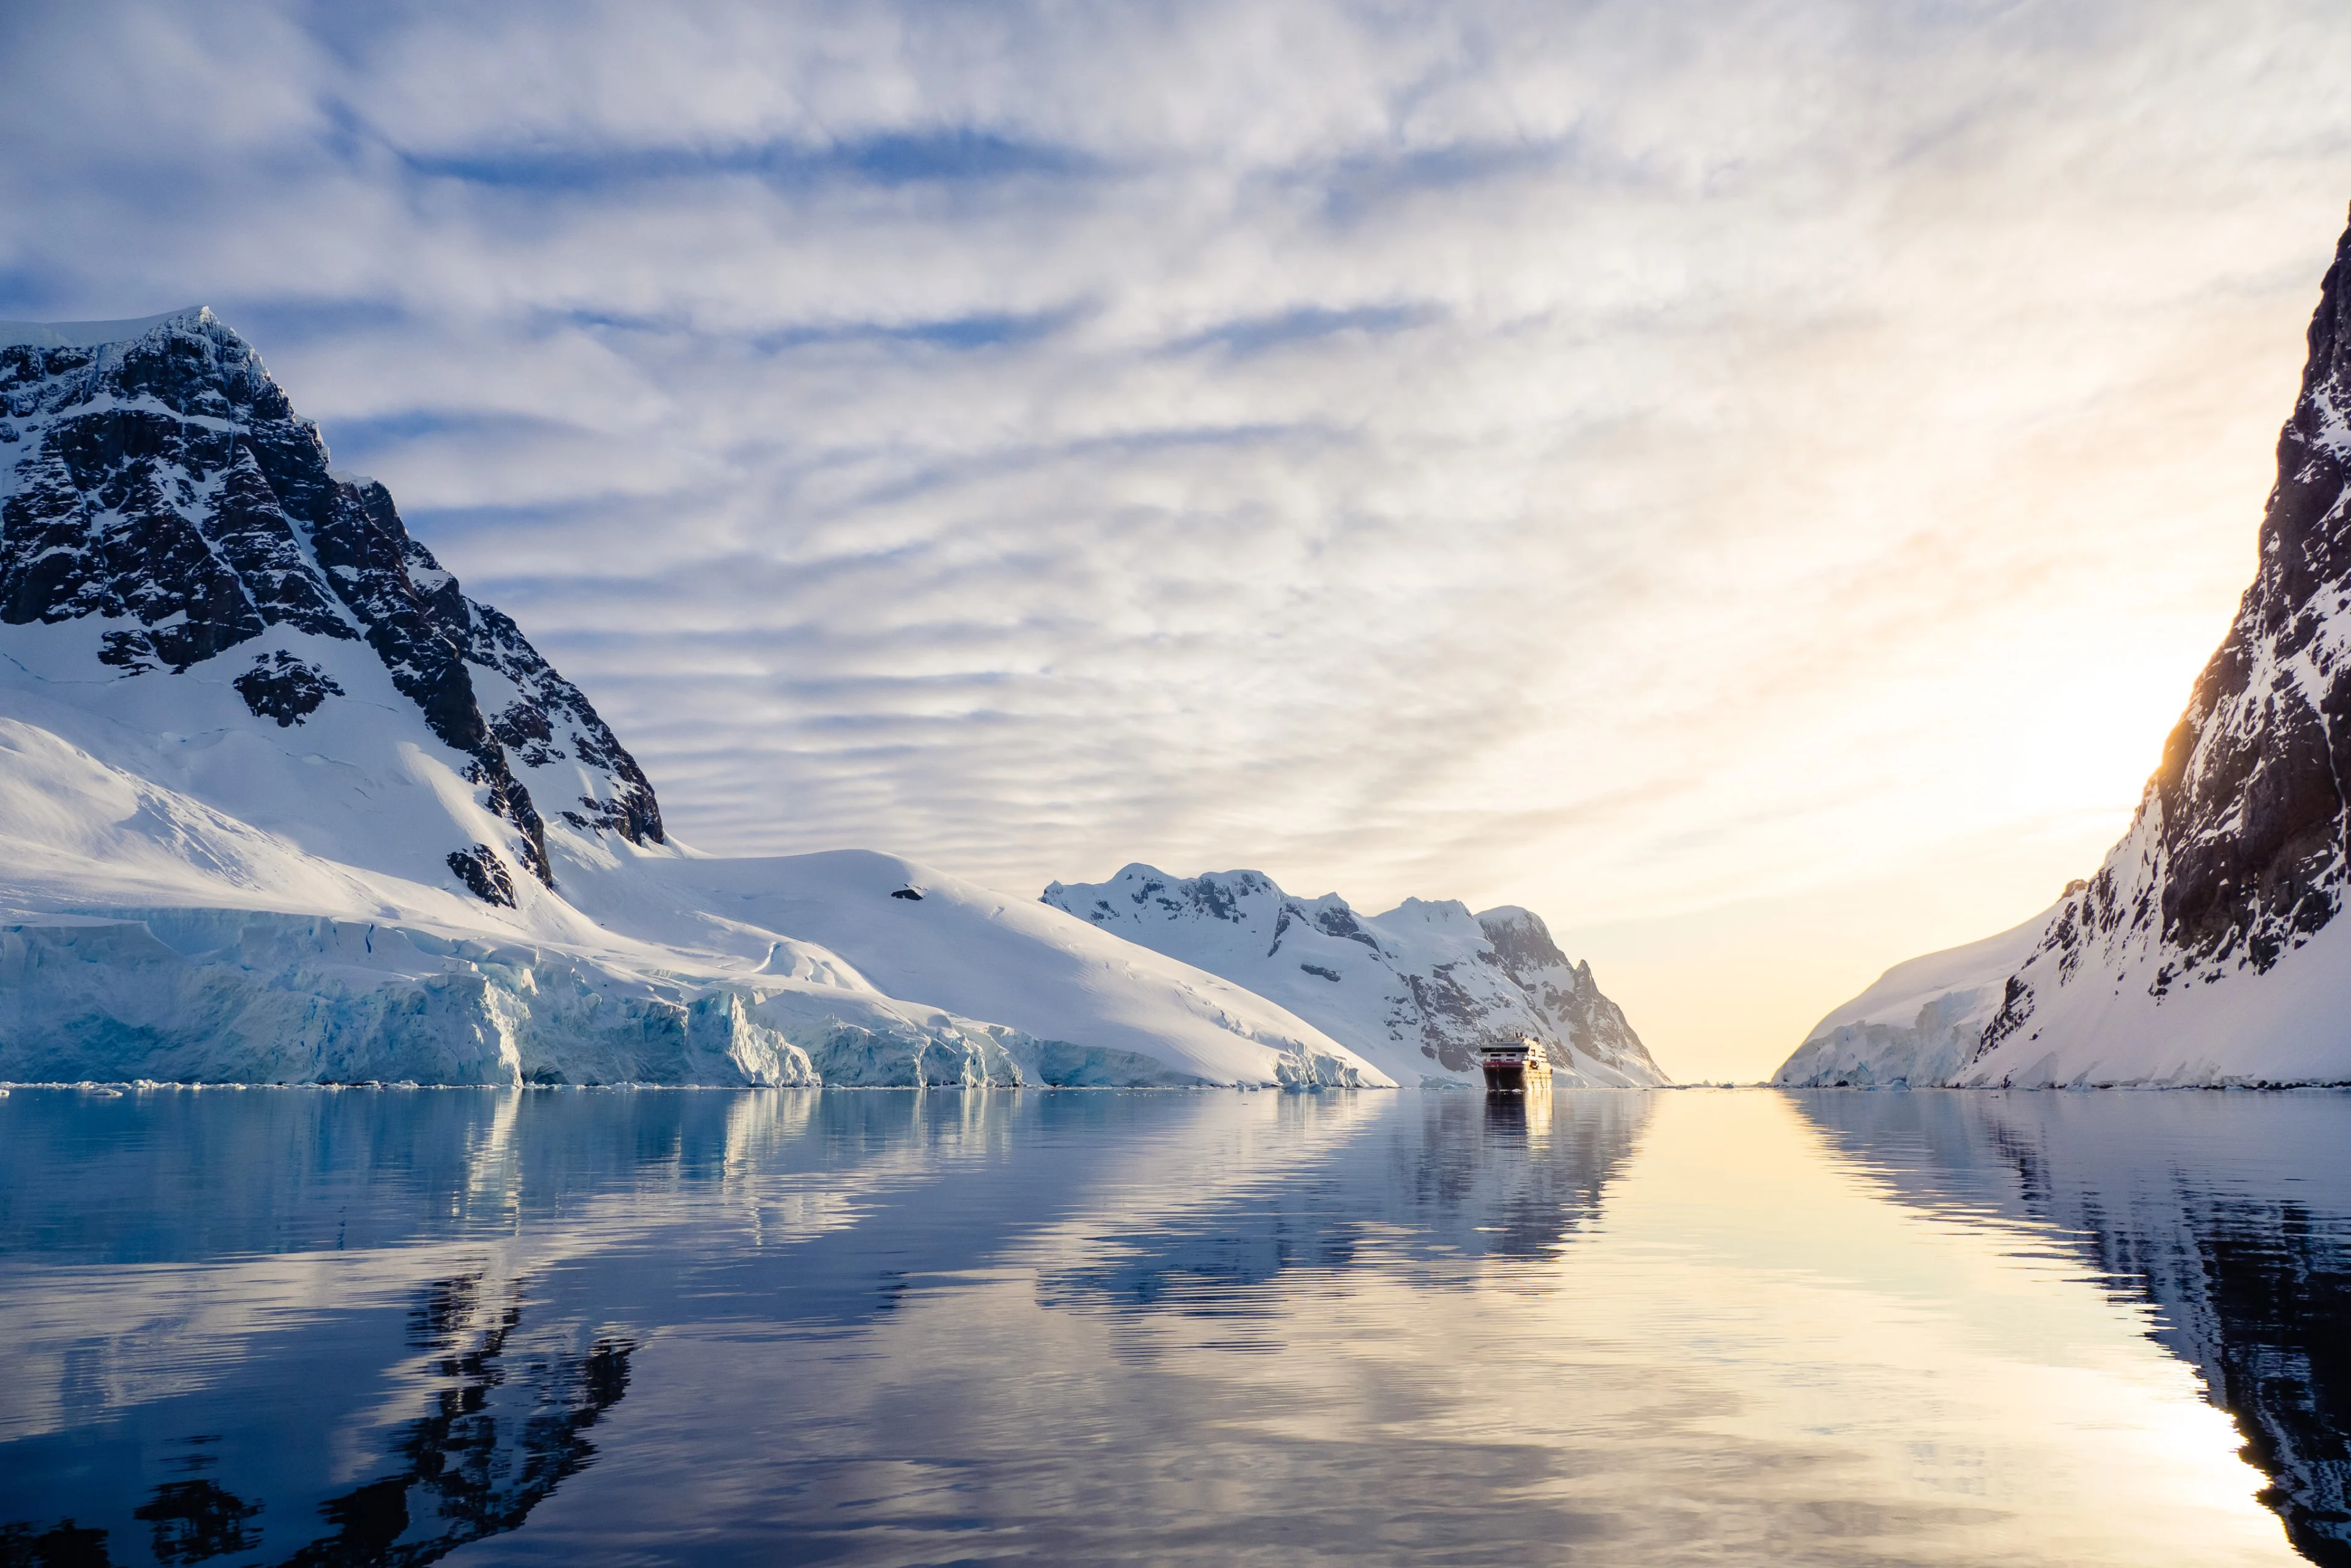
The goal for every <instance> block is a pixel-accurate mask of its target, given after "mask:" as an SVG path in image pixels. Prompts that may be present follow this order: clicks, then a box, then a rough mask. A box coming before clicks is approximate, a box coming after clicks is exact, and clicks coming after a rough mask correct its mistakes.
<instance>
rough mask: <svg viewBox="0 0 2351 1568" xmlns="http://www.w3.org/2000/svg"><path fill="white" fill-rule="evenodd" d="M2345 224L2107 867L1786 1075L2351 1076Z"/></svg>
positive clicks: (1864, 1014) (1908, 972)
mask: <svg viewBox="0 0 2351 1568" xmlns="http://www.w3.org/2000/svg"><path fill="white" fill-rule="evenodd" d="M2346 780H2351V232H2346V234H2345V235H2344V236H2343V238H2342V240H2341V241H2340V242H2339V243H2338V244H2337V246H2336V248H2335V262H2334V265H2333V266H2332V267H2329V268H2328V269H2327V272H2326V277H2325V281H2324V282H2323V283H2322V284H2321V286H2320V288H2319V299H2318V310H2317V313H2316V314H2315V315H2314V317H2313V318H2312V319H2311V323H2310V334H2309V359H2308V361H2307V362H2306V364H2305V366H2304V371H2303V377H2302V391H2301V395H2300V397H2299V398H2298V399H2297V400H2296V402H2295V403H2294V413H2293V415H2292V417H2290V418H2289V419H2288V420H2287V421H2286V423H2285V429H2284V431H2283V434H2281V435H2280V436H2279V438H2278V469H2277V483H2276V486H2275V487H2274V488H2273V489H2272V490H2271V492H2270V497H2269V505H2268V508H2267V511H2266V513H2265V515H2264V516H2263V517H2262V528H2261V556H2260V566H2259V568H2258V570H2257V571H2256V573H2255V575H2254V578H2253V583H2252V587H2251V588H2248V589H2247V590H2246V591H2245V594H2244V598H2243V600H2242V601H2241V602H2240V603H2239V605H2238V609H2237V615H2236V620H2235V621H2234V622H2232V623H2231V626H2230V628H2229V633H2228V635H2227V637H2226V638H2224V639H2223V640H2222V642H2221V643H2220V649H2219V651H2218V652H2216V653H2214V654H2213V655H2212V659H2211V662H2210V664H2207V665H2206V666H2205V668H2204V673H2203V674H2202V675H2201V676H2200V677H2199V679H2198V680H2197V682H2196V686H2195V690H2194V691H2193V693H2192V694H2191V695H2189V702H2188V711H2187V712H2186V713H2185V714H2184V715H2182V716H2181V717H2180V720H2179V725H2178V727H2175V728H2174V729H2173V730H2172V732H2171V736H2170V738H2169V739H2168V740H2167V741H2166V742H2165V743H2164V747H2163V756H2162V760H2161V762H2160V763H2159V764H2158V766H2157V768H2156V771H2155V775H2154V777H2153V778H2151V779H2148V780H2147V789H2146V791H2145V793H2144V794H2143V795H2142V796H2141V797H2140V800H2139V806H2138V812H2137V817H2136V818H2135V819H2134V821H2132V823H2131V827H2130V831H2128V832H2127V833H2126V834H2125V835H2124V837H2123V840H2122V841H2121V842H2120V843H2118V844H2116V846H2115V847H2114V849H2113V850H2112V851H2110V852H2108V853H2107V855H2106V858H2105V864H2103V865H2101V866H2100V867H2099V868H2098V871H2097V873H2096V874H2095V875H2093V876H2091V877H2088V878H2086V879H2085V880H2083V881H2080V882H2076V883H2073V884H2072V885H2070V886H2068V887H2067V888H2066V890H2065V894H2064V897H2063V898H2061V899H2060V900H2059V901H2058V902H2057V904H2055V905H2054V906H2053V907H2052V908H2050V909H2049V910H2047V911H2045V912H2043V914H2041V915H2035V916H2034V917H2033V918H2032V920H2030V921H2028V922H2026V923H2025V924H2024V925H2020V926H2018V927H2016V928H2015V929H2014V930H2011V931H2008V932H2004V933H2002V934H2001V935H2000V936H1992V937H1989V938H1986V939H1985V940H1984V941H1981V942H1979V943H1976V944H1973V945H1972V946H1966V947H1959V948H1954V949H1951V950H1950V951H1949V952H1945V953H1938V954H1933V955H1930V956H1928V957H1924V958H1917V959H1913V960H1912V961H1910V962H1909V963H1907V964H1901V965H1897V966H1896V967H1894V968H1892V969H1889V970H1887V971H1886V975H1885V976H1884V977H1882V978H1880V979H1879V980H1878V982H1877V983H1876V985H1874V986H1872V987H1871V988H1869V989H1868V990H1866V991H1864V992H1863V993H1862V994H1861V995H1860V996H1858V997H1856V998H1854V999H1853V1000H1852V1001H1850V1002H1848V1003H1846V1004H1845V1005H1844V1007H1841V1008H1839V1009H1836V1010H1835V1011H1834V1012H1832V1013H1831V1014H1829V1016H1828V1017H1827V1018H1825V1019H1822V1020H1821V1022H1820V1023H1819V1024H1818V1025H1817V1026H1816V1027H1815V1028H1814V1029H1813V1032H1812V1035H1811V1037H1810V1038H1808V1039H1807V1040H1805V1041H1804V1043H1803V1045H1802V1047H1801V1048H1799V1049H1798V1050H1797V1051H1796V1052H1795V1054H1794V1055H1792V1056H1791V1057H1790V1058H1789V1059H1788V1061H1787V1063H1786V1064H1785V1065H1784V1066H1782V1068H1781V1069H1780V1071H1779V1074H1778V1079H1777V1081H1778V1082H1782V1083H1790V1084H1811V1085H1827V1084H1841V1083H1842V1084H1886V1083H1907V1084H1914V1085H1917V1084H1929V1083H1959V1084H1973V1085H2000V1084H2014V1085H2048V1084H2082V1085H2098V1084H2230V1083H2252V1084H2260V1083H2342V1082H2351V1021H2347V1020H2351V921H2338V920H2337V919H2336V918H2335V916H2336V915H2339V914H2340V913H2341V912H2342V908H2343V901H2344V890H2345V883H2346V878H2351V853H2347V852H2351V796H2346Z"/></svg>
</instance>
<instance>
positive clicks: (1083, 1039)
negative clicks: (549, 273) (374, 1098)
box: [0, 310, 1387, 1086]
mask: <svg viewBox="0 0 2351 1568" xmlns="http://www.w3.org/2000/svg"><path fill="white" fill-rule="evenodd" d="M909 884H912V885H911V886H910V885H909ZM916 890H920V892H921V896H920V897H919V898H916V897H902V896H897V895H898V894H901V893H906V892H914V891H916ZM133 1078H154V1079H173V1080H202V1081H236V1082H320V1081H334V1082H358V1081H366V1080H394V1081H397V1080H413V1081H416V1082H447V1083H479V1082H519V1081H538V1082H623V1081H628V1082H669V1083H745V1082H750V1083H784V1082H832V1083H841V1082H848V1083H920V1082H939V1083H967V1082H968V1083H1019V1082H1053V1083H1125V1084H1179V1083H1251V1084H1267V1085H1274V1084H1286V1085H1296V1086H1319V1085H1323V1084H1332V1085H1343V1084H1380V1083H1384V1082H1387V1080H1386V1079H1385V1077H1384V1075H1383V1074H1381V1073H1380V1072H1378V1071H1376V1070H1375V1069H1374V1068H1372V1067H1370V1066H1369V1065H1368V1064H1366V1063H1365V1062H1364V1061H1362V1060H1361V1059H1359V1058H1358V1057H1356V1056H1355V1055H1354V1054H1353V1052H1351V1051H1347V1050H1346V1049H1345V1048H1344V1047H1343V1046H1340V1045H1338V1044H1337V1043H1335V1042H1334V1041H1332V1040H1330V1039H1329V1038H1328V1037H1327V1036H1325V1035H1324V1034H1322V1032H1321V1031H1320V1030H1316V1029H1315V1028H1314V1027H1313V1026H1311V1024H1308V1023H1306V1022H1304V1021H1303V1020H1301V1019H1298V1018H1296V1017H1294V1016H1292V1015H1290V1014H1289V1013H1288V1012H1286V1011H1284V1010H1283V1009H1281V1008H1280V1007H1278V1006H1276V1005H1274V1004H1272V1003H1270V1002H1268V1001H1266V1000H1265V999H1264V998H1259V997H1255V996H1252V995H1250V994H1249V993H1248V992H1246V991H1243V990H1241V989H1240V988H1238V987H1236V986H1233V985H1231V984H1229V983H1228V982H1226V981H1223V980H1220V979H1218V978H1217V977H1214V976H1212V975H1208V974H1204V973H1201V972H1199V971H1196V970H1194V969H1191V968H1188V967H1186V966H1185V965H1183V964H1181V963H1177V962H1174V961H1172V960H1169V959H1166V958H1164V957H1160V956H1155V955H1150V954H1144V953H1141V952H1139V951H1138V950H1137V949H1135V948H1134V947H1133V946H1131V945H1129V944H1125V943H1123V942H1120V941H1118V940H1117V939H1116V938H1114V937H1112V936H1108V935H1106V934H1104V933H1102V932H1099V931H1096V930H1094V929H1092V927H1091V926H1089V925H1087V924H1086V923H1085V922H1083V921H1081V920H1077V919H1074V918H1071V917H1070V916H1067V915H1061V914H1058V913H1056V912H1053V911H1050V910H1045V909H1042V908H1040V907H1038V906H1036V905H1034V904H1029V903H1028V902H1026V901H1024V900H1014V899H1010V898H1008V897H1006V896H1004V895H1001V894H991V893H989V892H988V891H987V890H986V889H984V888H979V887H976V886H974V885H972V884H970V883H963V882H960V881H958V880H956V879H955V878H952V877H948V876H946V875H944V874H941V873H936V872H934V871H931V870H929V869H927V868H925V867H923V866H920V865H916V864H914V863H913V862H905V861H900V860H895V859H892V858H890V857H887V856H881V855H870V854H832V855H817V856H802V857H797V858H790V859H780V860H758V861H724V860H716V859H712V858H709V857H706V856H702V855H698V854H695V852H691V851H689V850H687V849H685V848H684V847H683V846H681V845H679V844H677V843H676V842H675V841H673V840H672V839H671V838H670V837H669V835H668V833H667V831H666V830H665V829H664V825H663V822H662V820H661V811H660V807H659V804H658V802H657V800H655V797H654V794H653V787H652V785H651V783H650V782H649V781H648V780H647V779H646V778H645V776H644V774H643V770H642V769H641V768H639V767H638V766H637V764H636V762H635V760H634V758H632V757H630V755H629V754H628V752H627V750H626V749H625V748H624V747H622V745H621V743H620V741H619V739H618V738H617V737H615V736H614V735H613V734H612V732H611V729H610V728H609V727H606V726H605V724H604V723H603V721H602V719H601V718H600V717H599V716H597V714H596V712H595V710H594V708H593V706H591V705H590V703H589V702H588V699H587V698H586V696H585V695H582V694H581V693H580V691H579V689H578V688H577V687H575V686H573V685H571V684H570V683H569V682H568V681H566V680H564V679H563V677H562V676H561V675H560V674H558V673H557V672H556V671H555V670H554V669H553V668H552V667H551V666H549V664H547V662H546V661H545V660H544V659H543V658H541V657H540V656H539V655H538V652H537V651H536V650H535V649H533V648H532V647H531V645H530V643H529V642H528V639H526V638H525V637H524V636H523V634H522V632H520V630H519V629H518V628H517V627H516V626H515V624H514V622H512V621H510V620H508V619H507V617H505V616H503V615H501V614H499V613H498V612H496V611H495V610H493V609H491V608H490V607H488V606H486V605H484V604H482V603H480V602H478V601H474V600H471V599H468V598H467V597H466V596H465V594H464V592H463V591H462V589H461V588H460V586H459V584H458V583H457V580H455V577H453V576H452V575H451V574H450V573H449V572H448V571H446V570H444V569H443V568H442V567H441V566H440V564H439V562H438V561H437V560H435V559H434V558H433V556H432V554H431V552H430V551H429V550H427V549H425V548H424V547H423V545H422V544H421V543H419V542H418V541H416V540H415V539H413V538H410V537H409V535H408V533H407V530H406V528H404V526H403V525H402V522H401V520H400V517H399V514H398V511H397V509H396V507H394V506H393V504H392V497H391V496H390V495H389V493H387V492H386V491H385V490H384V488H383V486H381V485H378V484H375V483H374V482H373V481H371V480H366V479H362V478H358V477H355V476H343V475H338V474H336V473H334V472H333V470H332V469H331V468H330V467H329V462H328V454H327V450H326V447H325V445H324V444H323V443H322V442H321V441H320V440H319V434H318V432H317V430H316V428H315V427H314V426H312V425H310V424H309V423H308V422H306V421H303V420H301V419H300V418H298V416H297V415H296V414H295V413H294V412H293V410H292V408H291V406H290V405H289V404H288V403H287V401H286V398H285V395H284V393H283V392H281V391H280V390H279V389H278V388H277V384H276V383H275V382H273V381H271V380H270V378H269V376H268V373H267V371H266V370H265V369H264V368H263V367H262V365H261V363H260V361H259V360H258V359H257V358H256V356H255V355H254V354H253V351H252V350H250V349H249V348H248V347H247V346H246V344H245V343H244V342H243V341H242V340H240V339H239V338H237V336H236V335H235V333H234V332H232V331H230V330H229V329H227V328H226V327H225V326H224V325H223V324H221V323H220V322H219V321H218V320H217V319H215V318H214V316H213V315H212V313H211V312H210V311H207V310H190V311H181V312H175V313H173V314H171V315H168V316H163V317H157V318H152V319H147V320H144V321H138V322H128V323H64V324H50V325H42V324H29V325H28V324H6V323H0V1079H15V1080H20V1081H22V1080H58V1079H116V1080H120V1079H133Z"/></svg>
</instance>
